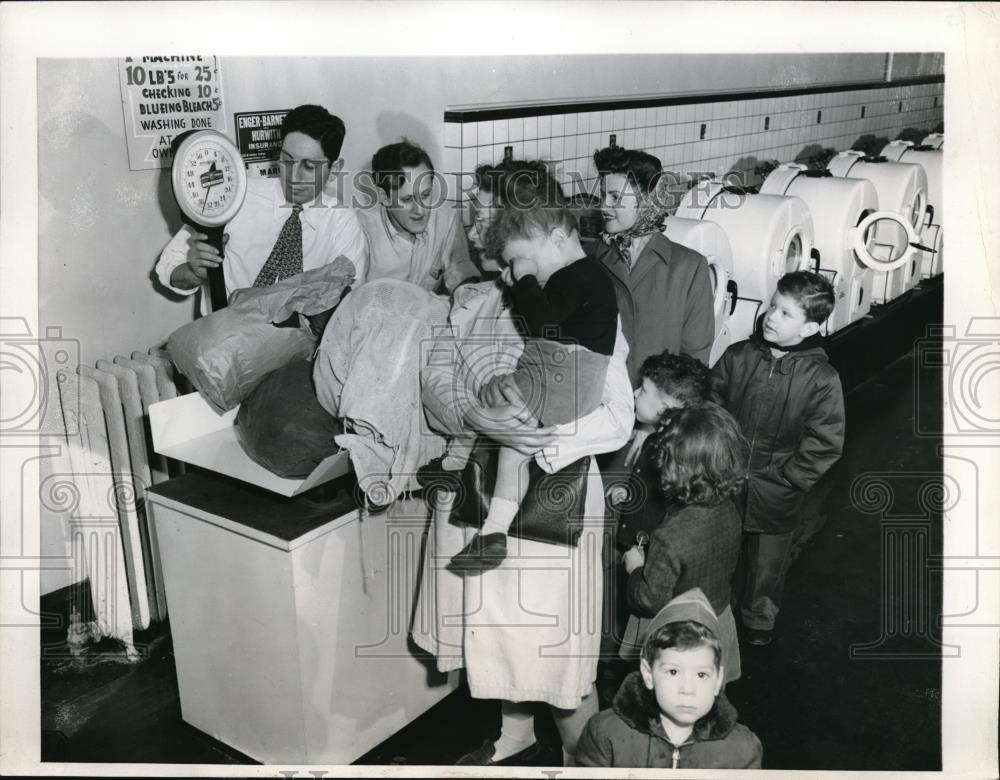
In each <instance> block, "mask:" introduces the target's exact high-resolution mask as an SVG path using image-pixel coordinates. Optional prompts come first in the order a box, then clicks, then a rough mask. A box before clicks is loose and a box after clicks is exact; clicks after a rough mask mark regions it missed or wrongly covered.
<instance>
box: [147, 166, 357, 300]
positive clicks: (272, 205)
mask: <svg viewBox="0 0 1000 780" xmlns="http://www.w3.org/2000/svg"><path fill="white" fill-rule="evenodd" d="M291 213H292V210H291V206H290V205H289V204H288V203H287V202H286V201H285V196H284V193H283V191H282V188H281V180H280V179H279V178H269V179H265V178H250V179H248V180H247V195H246V200H244V201H243V207H242V208H241V209H240V210H239V212H238V213H237V214H236V216H235V217H234V218H233V219H232V221H231V222H229V224H227V225H226V229H225V233H226V235H228V236H229V243H228V244H226V252H225V258H224V260H223V262H222V269H223V275H224V277H225V280H226V295H227V296H228V295H231V294H232V292H233V291H234V290H240V289H243V288H245V287H252V286H253V283H254V280H255V279H256V278H257V274H258V273H260V270H261V268H263V267H264V263H265V262H267V258H268V256H269V255H270V254H271V250H272V249H273V248H274V242H275V241H277V239H278V234H279V233H281V228H282V227H283V226H284V224H285V222H286V221H287V220H288V217H289V215H290V214H291ZM300 216H301V219H302V270H303V271H309V270H312V269H314V268H319V267H321V266H323V265H326V264H327V263H330V262H332V261H333V260H335V259H336V258H337V257H338V256H339V255H343V256H344V257H346V258H347V259H348V260H350V261H351V262H352V263H353V264H354V268H355V270H356V271H357V281H356V282H355V284H356V285H357V284H361V283H362V282H364V280H365V272H366V270H367V259H368V253H367V249H366V247H365V238H364V233H363V232H362V230H361V225H360V224H359V223H358V217H357V214H356V213H355V212H354V211H353V210H351V209H349V208H345V207H343V206H341V205H339V203H338V201H337V199H336V198H334V197H333V196H332V195H329V194H326V193H323V195H322V197H321V198H317V199H316V200H314V201H311V202H310V203H306V204H304V207H303V209H302V213H301V215H300ZM192 232H193V229H192V228H190V227H188V226H187V225H185V226H184V227H182V228H181V229H180V230H179V231H177V233H176V235H174V237H173V238H171V239H170V242H169V243H168V244H167V246H166V247H165V248H164V250H163V252H162V253H161V254H160V259H159V262H157V264H156V275H157V277H159V280H160V282H161V283H162V284H163V285H164V286H165V287H168V288H170V289H171V290H173V291H174V292H176V293H179V294H181V295H191V294H193V293H194V292H195V290H197V289H199V288H197V287H196V288H192V289H190V290H183V289H180V288H179V287H174V286H173V285H171V284H170V275H171V274H172V273H173V271H174V269H175V268H177V267H178V266H180V265H182V264H184V263H186V262H187V250H188V238H189V237H190V235H191V233H192ZM202 287H206V285H202ZM208 299H209V297H208V295H207V291H206V292H205V293H204V294H202V296H201V310H202V313H203V314H204V313H205V312H206V310H207V301H208Z"/></svg>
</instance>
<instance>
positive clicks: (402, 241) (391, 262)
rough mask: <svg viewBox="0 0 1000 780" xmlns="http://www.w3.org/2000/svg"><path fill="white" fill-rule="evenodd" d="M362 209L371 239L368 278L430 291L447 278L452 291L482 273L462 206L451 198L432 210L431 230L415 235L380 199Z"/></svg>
mask: <svg viewBox="0 0 1000 780" xmlns="http://www.w3.org/2000/svg"><path fill="white" fill-rule="evenodd" d="M357 214H358V220H359V221H360V222H361V227H362V229H363V230H364V233H365V238H366V239H367V240H368V258H369V263H368V276H367V280H371V279H400V280H402V281H404V282H410V283H411V284H415V285H418V286H419V287H423V288H424V289H425V290H429V291H430V292H438V291H439V288H440V287H441V285H442V283H443V284H444V288H445V289H446V290H447V291H448V292H449V293H450V292H452V291H454V289H455V288H456V287H457V286H458V285H459V284H460V283H461V282H463V281H465V280H466V279H469V278H470V277H478V276H479V275H480V274H479V269H478V268H476V266H475V265H473V263H472V261H471V260H470V259H469V246H468V241H467V239H466V236H465V229H464V228H463V227H462V220H461V219H460V217H459V210H458V209H455V208H453V207H452V205H451V204H450V203H444V204H442V205H440V206H437V207H436V208H433V209H431V211H430V217H429V218H428V220H427V229H426V230H424V232H423V233H420V234H418V235H415V236H414V235H412V234H410V233H407V232H406V231H405V230H400V229H399V228H397V227H396V226H395V225H394V224H393V222H392V220H391V219H390V217H389V212H388V211H387V210H386V208H385V206H384V205H382V204H380V203H379V204H376V205H374V206H371V207H370V208H359V209H358V211H357Z"/></svg>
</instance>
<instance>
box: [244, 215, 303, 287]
mask: <svg viewBox="0 0 1000 780" xmlns="http://www.w3.org/2000/svg"><path fill="white" fill-rule="evenodd" d="M301 211H302V206H301V205H300V204H298V203H296V204H295V205H294V206H292V213H291V214H289V215H288V219H286V220H285V224H284V225H282V226H281V232H280V233H278V240H277V241H275V242H274V249H272V250H271V256H270V257H268V258H267V262H266V263H264V267H263V268H261V269H260V273H259V274H257V278H256V279H255V280H254V283H253V286H254V287H267V286H268V285H271V284H274V283H275V282H277V281H278V280H279V279H287V278H288V277H289V276H295V275H296V274H300V273H302V219H301V218H300V217H299V212H301Z"/></svg>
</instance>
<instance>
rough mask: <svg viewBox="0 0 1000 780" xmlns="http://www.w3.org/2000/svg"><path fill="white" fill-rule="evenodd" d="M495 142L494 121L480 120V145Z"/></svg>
mask: <svg viewBox="0 0 1000 780" xmlns="http://www.w3.org/2000/svg"><path fill="white" fill-rule="evenodd" d="M492 143H493V123H492V122H480V123H479V145H480V146H483V145H489V144H492Z"/></svg>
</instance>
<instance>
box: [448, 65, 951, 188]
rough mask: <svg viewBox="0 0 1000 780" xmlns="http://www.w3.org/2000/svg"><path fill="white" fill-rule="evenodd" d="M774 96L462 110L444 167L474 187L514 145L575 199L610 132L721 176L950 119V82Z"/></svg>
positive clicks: (666, 161) (590, 178)
mask: <svg viewBox="0 0 1000 780" xmlns="http://www.w3.org/2000/svg"><path fill="white" fill-rule="evenodd" d="M798 92H799V93H801V92H802V90H798ZM756 94H757V95H760V93H756ZM768 95H769V96H767V97H755V96H754V95H749V96H747V97H740V98H738V99H725V100H719V101H715V102H712V101H711V96H692V97H691V98H690V100H691V101H692V102H689V103H678V100H677V99H676V98H664V99H663V101H662V102H668V103H671V104H670V105H661V106H653V107H646V108H623V109H616V108H615V107H614V104H613V103H607V104H604V105H598V106H597V107H598V108H599V109H601V110H589V109H592V108H594V105H595V104H594V103H593V102H590V103H589V104H587V105H586V108H587V109H588V110H586V111H582V112H578V113H573V112H572V108H573V107H572V106H571V105H560V106H558V107H552V108H551V110H553V111H554V112H556V111H557V112H558V113H551V114H544V115H538V116H516V115H515V116H511V114H516V113H517V108H516V107H506V109H505V113H506V114H507V116H506V118H502V119H489V118H487V119H481V118H479V117H482V116H489V113H484V112H482V111H476V109H475V107H469V108H468V109H464V110H463V109H455V110H452V111H449V112H448V115H446V122H445V160H444V162H445V165H444V170H445V171H448V172H453V173H459V172H461V173H463V174H464V175H465V181H466V183H467V182H468V179H469V176H468V174H469V173H470V172H471V171H473V170H474V169H475V168H476V166H478V165H481V164H483V163H495V162H499V161H500V160H502V159H503V156H504V149H505V147H511V151H512V153H513V157H514V159H541V160H546V161H549V162H550V163H551V164H552V170H553V172H554V173H555V174H556V175H557V178H559V180H560V181H561V182H563V184H564V186H565V187H566V188H567V194H569V195H572V194H575V192H573V191H570V190H576V191H579V190H581V189H583V190H584V191H590V192H592V191H594V190H593V187H594V184H595V181H596V172H595V170H594V163H593V157H592V155H593V153H594V151H595V150H597V149H600V148H602V147H605V146H607V145H608V142H609V136H611V135H612V134H614V135H615V137H616V138H615V141H616V143H617V145H618V146H624V147H625V148H628V149H643V150H645V151H647V152H649V153H650V154H653V155H655V156H656V157H658V158H659V159H660V160H661V162H662V163H663V165H664V167H665V168H666V169H667V170H671V171H676V172H678V173H692V172H705V171H712V172H715V173H718V174H723V173H726V172H727V171H730V170H734V169H743V170H746V169H752V168H753V167H754V165H755V164H757V162H759V161H764V160H771V159H774V160H778V161H781V162H785V161H789V160H793V159H794V158H795V157H796V156H797V155H798V154H799V153H800V152H801V151H802V150H803V148H804V147H806V146H808V145H811V144H819V145H821V146H823V147H832V148H833V149H835V150H836V151H838V152H839V151H842V150H844V149H849V148H851V145H852V144H853V143H854V142H855V140H857V139H858V138H859V136H862V135H865V134H872V135H875V136H885V137H887V138H888V139H889V140H890V141H891V140H894V139H895V138H896V136H897V135H898V134H899V132H900V131H901V130H903V129H906V128H918V129H921V130H923V129H926V130H930V129H932V128H934V127H935V126H936V125H937V124H938V123H939V122H941V121H942V119H943V116H944V83H943V82H935V83H919V84H907V85H891V84H890V85H886V86H885V87H882V86H881V85H879V86H878V87H877V88H867V89H850V90H843V89H841V90H838V91H828V92H812V93H810V94H790V95H780V94H778V95H777V96H773V95H775V92H773V91H772V92H770V93H768ZM732 97H733V96H732V95H727V96H726V98H732ZM695 101H697V102H695ZM650 102H655V100H650ZM490 110H492V111H493V112H494V113H498V112H499V110H498V109H496V108H495V107H491V109H490ZM524 111H525V113H537V111H538V109H537V107H526V108H525V109H524ZM457 115H460V121H456V116H457ZM448 120H451V121H448ZM749 158H754V159H749ZM574 172H576V173H577V174H578V176H575V175H574ZM450 178H451V177H449V179H450Z"/></svg>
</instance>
